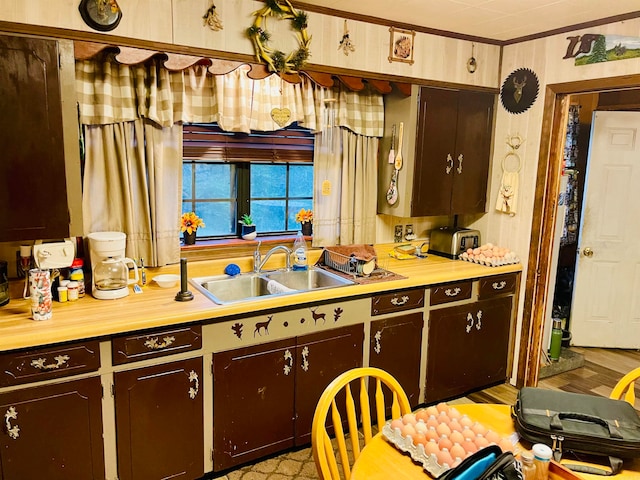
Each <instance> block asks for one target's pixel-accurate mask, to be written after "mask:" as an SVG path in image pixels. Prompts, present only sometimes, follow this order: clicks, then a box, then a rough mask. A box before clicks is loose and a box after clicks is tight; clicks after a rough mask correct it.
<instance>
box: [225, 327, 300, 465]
mask: <svg viewBox="0 0 640 480" xmlns="http://www.w3.org/2000/svg"><path fill="white" fill-rule="evenodd" d="M295 354H296V352H295V339H288V340H281V341H278V342H272V343H267V344H263V345H257V346H253V347H247V348H240V349H236V350H231V351H228V352H220V353H214V355H213V378H214V385H213V464H214V469H215V470H216V471H218V470H223V469H227V468H230V467H233V466H235V465H239V464H241V463H245V462H248V461H250V460H255V459H256V458H260V457H263V456H265V455H270V454H272V453H275V452H279V451H281V450H284V449H286V448H290V447H292V446H293V433H294V427H293V422H294V412H293V402H294V376H295V367H294V356H295Z"/></svg>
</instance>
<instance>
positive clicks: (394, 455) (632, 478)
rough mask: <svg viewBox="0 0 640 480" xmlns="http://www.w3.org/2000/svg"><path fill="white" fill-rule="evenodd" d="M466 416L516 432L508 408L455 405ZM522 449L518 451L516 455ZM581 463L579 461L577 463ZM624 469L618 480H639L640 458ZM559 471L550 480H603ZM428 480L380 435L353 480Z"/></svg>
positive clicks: (627, 462)
mask: <svg viewBox="0 0 640 480" xmlns="http://www.w3.org/2000/svg"><path fill="white" fill-rule="evenodd" d="M453 406H454V407H455V408H456V409H457V410H459V411H460V412H461V413H463V414H465V413H466V414H467V415H469V417H471V418H472V419H474V420H476V421H478V422H480V423H482V424H484V425H485V426H486V427H487V428H490V429H492V430H494V431H495V432H497V433H499V434H500V435H502V436H509V435H512V434H513V433H514V428H513V421H512V420H511V415H510V409H511V407H510V406H509V405H493V404H480V403H477V404H464V405H462V404H461V405H453ZM518 450H519V449H516V452H517V451H518ZM575 463H579V462H575ZM624 467H625V469H624V470H623V471H622V472H621V473H619V474H618V475H616V476H615V478H616V480H638V479H639V478H640V459H638V458H636V459H634V460H633V461H630V460H625V463H624ZM563 474H564V472H563V471H562V469H561V468H557V467H556V469H555V470H554V471H553V473H552V475H550V477H549V478H550V479H551V480H556V479H561V478H566V479H570V478H574V479H588V480H602V478H603V477H602V476H600V475H590V474H586V473H571V472H569V473H567V474H566V476H565V475H563ZM389 478H393V479H394V480H425V479H428V478H430V477H429V474H428V473H427V472H426V471H425V470H424V469H423V468H422V465H419V464H417V463H415V462H414V461H413V460H412V459H411V457H410V456H409V455H408V454H404V453H402V452H401V451H400V450H398V449H397V448H396V447H394V446H393V445H392V444H391V443H389V442H388V441H387V440H386V439H385V438H384V437H383V436H382V434H381V433H378V434H377V435H376V436H375V437H374V438H373V439H372V440H371V442H370V443H369V444H368V445H367V446H366V447H365V448H364V449H363V450H362V452H361V454H360V456H359V457H358V460H356V462H355V464H354V465H353V469H352V472H351V480H388V479H389Z"/></svg>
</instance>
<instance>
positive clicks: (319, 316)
mask: <svg viewBox="0 0 640 480" xmlns="http://www.w3.org/2000/svg"><path fill="white" fill-rule="evenodd" d="M309 310H311V316H312V317H313V322H314V323H315V324H316V325H317V324H318V320H319V319H322V323H325V322H326V321H327V320H326V318H325V314H324V313H316V310H318V307H316V308H310V309H309Z"/></svg>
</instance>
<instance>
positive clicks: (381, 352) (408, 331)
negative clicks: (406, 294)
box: [369, 312, 424, 407]
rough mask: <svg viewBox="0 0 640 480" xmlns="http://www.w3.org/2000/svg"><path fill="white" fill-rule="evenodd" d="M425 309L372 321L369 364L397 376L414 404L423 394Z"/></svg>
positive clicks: (416, 403)
mask: <svg viewBox="0 0 640 480" xmlns="http://www.w3.org/2000/svg"><path fill="white" fill-rule="evenodd" d="M423 324H424V322H423V320H422V312H414V313H407V314H404V315H398V316H395V317H391V318H386V319H383V320H375V321H372V322H371V339H370V346H369V365H370V366H372V367H377V368H381V369H382V370H386V371H387V372H389V373H390V374H391V375H393V376H394V377H395V379H396V380H398V382H400V385H402V388H403V389H404V391H405V392H406V394H407V396H408V397H409V402H410V403H411V407H415V406H416V405H418V402H419V397H420V352H421V350H422V326H423Z"/></svg>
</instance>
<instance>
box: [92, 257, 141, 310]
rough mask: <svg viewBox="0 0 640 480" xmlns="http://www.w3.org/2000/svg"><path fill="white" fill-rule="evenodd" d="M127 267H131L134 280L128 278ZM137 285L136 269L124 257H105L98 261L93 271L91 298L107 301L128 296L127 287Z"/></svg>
mask: <svg viewBox="0 0 640 480" xmlns="http://www.w3.org/2000/svg"><path fill="white" fill-rule="evenodd" d="M129 265H131V266H132V267H133V272H134V278H130V275H129ZM135 283H138V267H137V265H136V264H135V262H134V261H133V260H131V259H130V258H126V257H107V258H104V259H102V260H101V261H99V262H98V263H97V264H96V266H95V267H94V269H93V296H94V297H96V298H99V299H103V300H108V299H115V298H122V297H126V296H127V295H129V285H133V284H135Z"/></svg>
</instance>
